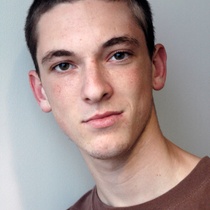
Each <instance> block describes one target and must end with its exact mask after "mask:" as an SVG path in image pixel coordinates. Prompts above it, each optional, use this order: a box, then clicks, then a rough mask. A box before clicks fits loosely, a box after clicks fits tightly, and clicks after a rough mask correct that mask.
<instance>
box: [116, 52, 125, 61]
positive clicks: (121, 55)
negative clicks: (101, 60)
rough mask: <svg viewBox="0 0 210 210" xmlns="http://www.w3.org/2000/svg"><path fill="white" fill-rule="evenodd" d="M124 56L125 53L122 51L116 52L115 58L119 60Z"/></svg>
mask: <svg viewBox="0 0 210 210" xmlns="http://www.w3.org/2000/svg"><path fill="white" fill-rule="evenodd" d="M124 57H125V55H124V53H122V52H118V53H116V54H115V58H116V59H117V60H120V59H123V58H124Z"/></svg>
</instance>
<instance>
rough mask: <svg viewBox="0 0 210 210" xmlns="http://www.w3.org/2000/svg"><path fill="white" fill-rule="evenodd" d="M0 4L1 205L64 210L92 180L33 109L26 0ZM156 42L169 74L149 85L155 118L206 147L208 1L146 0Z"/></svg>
mask: <svg viewBox="0 0 210 210" xmlns="http://www.w3.org/2000/svg"><path fill="white" fill-rule="evenodd" d="M0 1H1V6H0V30H1V31H0V65H1V68H0V72H1V74H0V209H4V210H10V209H11V210H12V209H16V210H29V209H30V210H63V209H66V208H67V207H69V206H70V205H71V204H72V203H74V202H75V201H76V200H77V199H78V198H79V197H80V196H81V194H83V193H84V192H85V191H87V190H88V189H89V188H91V187H92V186H93V184H94V182H93V180H92V178H91V175H90V174H89V172H88V170H87V168H86V165H85V163H84V162H83V160H82V158H81V157H80V154H79V152H78V150H77V148H76V147H75V146H74V144H73V143H72V142H71V141H70V140H69V139H68V138H67V137H66V136H65V135H64V134H63V133H62V132H61V131H60V129H59V128H58V126H57V125H56V123H55V122H54V119H53V116H52V115H51V114H44V113H42V112H41V110H40V109H39V107H38V105H37V104H36V102H35V99H34V98H33V96H32V92H31V90H30V87H29V83H28V78H27V72H28V70H30V69H33V63H32V61H31V58H30V56H29V53H28V51H27V49H26V46H25V43H24V34H23V27H24V19H25V17H26V11H27V9H28V7H29V5H30V3H31V2H32V1H31V0H25V1H17V0H10V1H3V0H0ZM150 2H151V4H152V7H153V12H154V19H155V21H154V23H155V26H156V33H157V42H161V43H163V44H164V45H165V46H166V49H167V52H168V79H167V83H166V86H165V88H164V90H162V91H159V92H155V93H154V95H155V100H156V105H157V111H158V115H159V119H160V124H161V127H162V130H163V132H164V133H165V135H166V136H167V137H168V138H169V139H171V140H172V141H173V142H174V143H176V144H178V145H179V146H181V147H183V148H184V149H186V150H188V151H190V152H192V153H195V154H197V155H199V156H201V157H202V156H205V155H209V154H210V137H209V136H210V97H209V96H210V10H209V8H210V1H209V0H201V1H197V0H184V1H183V0H176V1H169V0H151V1H150Z"/></svg>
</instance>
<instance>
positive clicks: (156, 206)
mask: <svg viewBox="0 0 210 210" xmlns="http://www.w3.org/2000/svg"><path fill="white" fill-rule="evenodd" d="M68 210H210V158H209V157H204V158H203V159H202V160H201V161H200V162H199V163H198V165H197V166H196V167H195V168H194V169H193V171H192V172H191V173H190V174H189V175H188V176H187V177H186V178H185V179H184V180H182V181H181V182H180V183H179V184H178V185H177V186H175V187H174V188H173V189H171V190H169V191H168V192H167V193H165V194H163V195H161V196H159V197H158V198H156V199H154V200H151V201H148V202H146V203H143V204H139V205H136V206H131V207H118V208H114V207H110V206H107V205H106V204H104V203H102V202H101V201H100V199H99V197H98V195H97V191H96V187H95V188H93V189H92V190H91V191H89V192H87V193H86V194H85V195H84V196H83V197H82V198H80V200H78V201H77V203H75V204H74V205H73V206H72V207H70V208H69V209H68Z"/></svg>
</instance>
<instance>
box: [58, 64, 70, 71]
mask: <svg viewBox="0 0 210 210" xmlns="http://www.w3.org/2000/svg"><path fill="white" fill-rule="evenodd" d="M59 65H60V68H61V69H62V70H67V69H68V68H69V64H68V63H61V64H59Z"/></svg>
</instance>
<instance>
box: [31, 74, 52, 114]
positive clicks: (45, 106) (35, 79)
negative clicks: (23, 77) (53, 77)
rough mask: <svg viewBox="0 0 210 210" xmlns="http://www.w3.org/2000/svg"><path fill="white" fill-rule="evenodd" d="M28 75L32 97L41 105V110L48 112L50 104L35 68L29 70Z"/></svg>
mask: <svg viewBox="0 0 210 210" xmlns="http://www.w3.org/2000/svg"><path fill="white" fill-rule="evenodd" d="M28 75H29V82H30V85H31V89H32V91H33V94H34V97H35V98H36V100H37V102H38V104H39V106H40V107H41V109H42V111H43V112H50V111H51V106H50V103H49V101H48V98H47V95H46V93H45V90H44V88H43V86H42V82H41V80H40V77H39V76H38V74H37V73H36V71H35V70H31V71H30V72H29V74H28Z"/></svg>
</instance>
